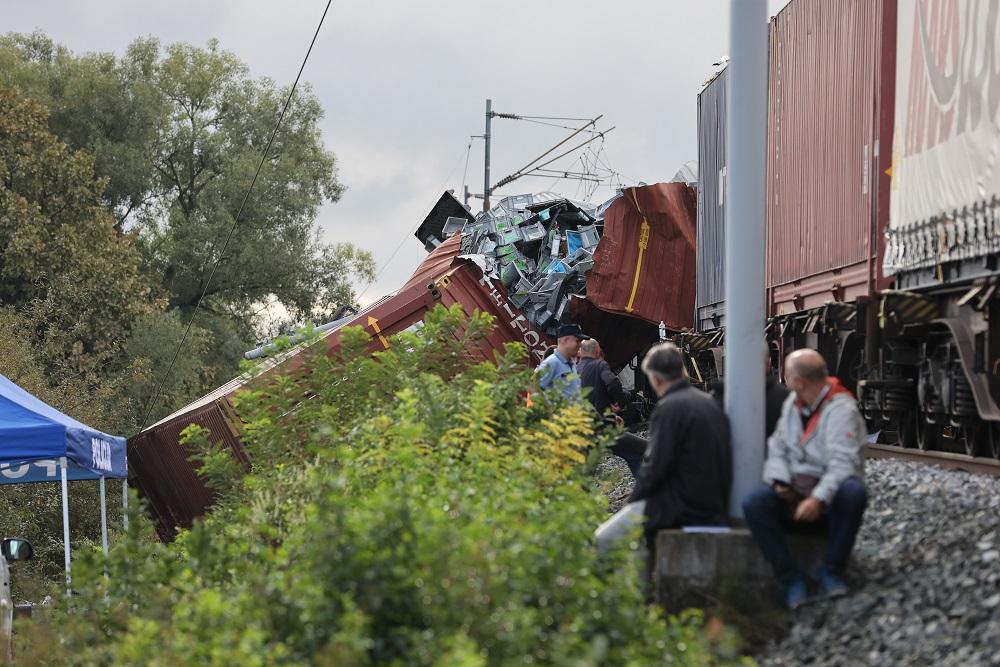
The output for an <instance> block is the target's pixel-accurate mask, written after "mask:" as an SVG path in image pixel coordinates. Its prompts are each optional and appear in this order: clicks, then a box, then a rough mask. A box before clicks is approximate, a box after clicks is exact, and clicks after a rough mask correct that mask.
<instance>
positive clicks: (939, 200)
mask: <svg viewBox="0 0 1000 667" xmlns="http://www.w3.org/2000/svg"><path fill="white" fill-rule="evenodd" d="M898 14H899V21H898V31H897V36H898V45H897V55H898V57H897V68H896V93H897V104H896V113H895V121H896V122H895V131H896V133H895V138H894V143H893V157H894V160H893V165H892V213H891V218H890V225H889V233H888V236H889V239H890V241H889V249H888V251H887V253H886V257H885V263H884V267H885V272H886V273H887V274H895V275H896V276H897V280H898V281H899V286H900V287H902V288H906V289H914V288H919V287H924V286H933V285H939V284H942V283H947V282H952V281H956V280H963V279H971V278H975V277H979V276H982V275H987V274H990V273H995V272H996V270H997V262H996V261H995V256H996V254H997V253H998V252H1000V220H998V210H997V209H998V206H1000V166H998V164H997V146H998V145H1000V122H998V110H1000V67H998V66H997V46H998V44H1000V11H998V10H997V3H996V2H971V1H970V2H960V1H959V0H941V1H940V2H927V1H920V2H918V1H917V0H900V2H899V9H898ZM991 256H992V257H993V259H992V260H990V259H989V258H990V257H991Z"/></svg>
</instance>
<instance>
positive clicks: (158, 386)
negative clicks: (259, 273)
mask: <svg viewBox="0 0 1000 667" xmlns="http://www.w3.org/2000/svg"><path fill="white" fill-rule="evenodd" d="M332 2H333V0H327V3H326V7H325V8H324V9H323V16H321V17H320V19H319V24H318V25H317V26H316V32H314V33H313V37H312V41H311V42H309V48H308V49H307V50H306V55H305V57H304V58H303V59H302V64H301V65H300V66H299V73H298V74H296V75H295V83H293V84H292V88H291V90H289V91H288V97H286V98H285V104H284V106H282V107H281V113H280V114H278V120H277V122H275V124H274V129H273V130H271V136H270V137H269V138H268V140H267V146H265V147H264V151H263V153H261V156H260V162H259V163H258V164H257V171H255V172H254V175H253V179H252V180H251V181H250V186H249V187H248V188H247V191H246V194H245V195H243V201H242V202H241V203H240V208H239V210H238V211H237V212H236V217H235V218H233V224H232V225H231V226H230V227H229V233H228V234H227V235H226V241H225V243H223V244H222V251H221V252H220V253H219V256H218V258H217V259H216V260H215V264H213V265H212V271H211V273H209V274H208V279H207V280H206V281H205V287H204V288H203V289H202V291H201V295H200V296H199V297H198V301H197V302H196V303H195V305H194V311H193V312H192V313H191V319H189V320H188V324H187V327H185V329H184V335H183V336H181V341H180V342H179V343H178V344H177V349H175V350H174V356H173V357H172V358H171V359H170V363H169V364H168V365H167V370H166V372H164V373H163V377H161V378H160V381H159V382H157V384H156V391H155V392H154V394H153V398H152V400H150V402H149V405H148V406H147V407H146V414H145V415H144V416H143V418H142V425H141V426H139V431H138V432H139V433H141V432H142V429H144V428H146V423H147V422H148V421H149V416H150V415H151V414H152V413H153V408H154V407H156V402H157V401H158V400H159V399H160V393H161V392H162V391H163V385H164V384H166V382H167V380H168V379H169V378H170V372H171V371H172V370H173V369H174V364H175V363H177V357H178V356H180V353H181V349H183V347H184V343H186V342H187V339H188V335H189V334H190V333H191V326H192V325H193V324H194V318H195V316H196V315H197V314H198V310H199V309H200V308H201V302H202V301H203V300H204V299H205V295H206V294H208V288H209V287H210V286H211V284H212V280H213V279H214V278H215V273H216V271H217V270H218V269H219V264H220V263H221V262H222V258H223V257H225V256H226V250H228V249H229V243H230V241H232V239H233V234H234V233H235V232H236V227H237V226H238V225H239V224H240V218H241V217H243V209H244V208H246V205H247V201H248V200H249V199H250V193H251V192H252V191H253V186H254V185H256V184H257V177H259V176H260V171H261V169H263V168H264V163H265V162H266V161H267V158H268V156H269V155H270V153H271V145H272V144H273V143H274V137H275V136H277V134H278V128H280V127H281V121H283V120H284V119H285V112H286V111H288V106H289V105H290V104H291V102H292V96H293V95H294V94H295V89H296V88H297V87H298V85H299V79H301V78H302V72H303V70H305V68H306V63H307V62H309V55H310V54H311V53H312V50H313V46H314V45H315V44H316V38H317V37H319V31H320V29H321V28H322V27H323V21H325V20H326V14H327V12H329V11H330V5H331V4H332Z"/></svg>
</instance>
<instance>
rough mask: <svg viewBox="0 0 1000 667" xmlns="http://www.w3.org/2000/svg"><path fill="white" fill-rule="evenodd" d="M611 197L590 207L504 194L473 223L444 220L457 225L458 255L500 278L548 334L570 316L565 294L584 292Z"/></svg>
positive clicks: (543, 196) (545, 196) (547, 196)
mask: <svg viewBox="0 0 1000 667" xmlns="http://www.w3.org/2000/svg"><path fill="white" fill-rule="evenodd" d="M614 199H617V196H616V197H615V198H613V199H611V200H610V201H608V202H606V203H604V204H602V205H601V206H595V205H593V204H587V203H582V202H577V201H573V200H571V199H565V198H560V197H558V196H557V195H554V194H552V193H540V194H533V195H532V194H527V195H517V196H512V197H504V198H503V199H501V200H500V202H499V203H498V204H497V205H496V206H494V207H493V208H492V209H490V210H489V211H487V212H484V213H481V214H479V216H478V217H477V218H476V219H475V221H473V222H467V221H465V220H462V219H459V218H449V222H450V223H451V224H452V225H454V226H453V227H452V229H456V228H461V229H462V250H461V253H462V256H463V257H466V258H468V259H471V260H472V261H474V262H476V263H477V264H478V265H479V266H480V268H482V270H483V272H484V273H486V274H487V275H489V276H491V277H493V278H496V279H499V280H500V281H501V282H502V283H503V284H504V286H505V287H506V288H507V292H508V294H509V295H510V300H511V303H513V304H514V305H515V306H517V307H518V308H520V309H521V310H522V311H523V312H524V314H525V316H526V317H527V318H528V319H529V320H530V321H531V322H532V323H533V324H534V325H535V326H536V327H537V328H538V329H540V330H543V331H545V332H547V333H549V334H553V333H554V332H555V329H556V328H557V327H558V326H559V325H560V324H563V323H567V322H568V321H569V315H570V312H569V301H570V298H571V297H572V296H574V295H577V296H585V295H586V292H587V281H586V278H585V276H586V273H587V272H588V271H590V269H591V268H593V266H594V251H595V250H596V248H597V244H598V243H599V242H600V240H601V235H602V233H603V231H604V212H605V211H606V210H607V209H608V207H609V206H610V205H611V203H612V202H613V201H614ZM452 221H454V222H452ZM459 225H462V227H459ZM449 231H451V230H450V229H449V227H448V226H447V225H446V227H445V233H446V234H447V233H448V232H449Z"/></svg>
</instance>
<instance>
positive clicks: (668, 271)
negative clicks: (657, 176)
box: [587, 183, 697, 331]
mask: <svg viewBox="0 0 1000 667" xmlns="http://www.w3.org/2000/svg"><path fill="white" fill-rule="evenodd" d="M696 206H697V195H696V193H695V190H694V188H692V187H690V186H688V185H686V184H684V183H657V184H656V185H645V186H640V187H634V188H626V189H625V192H624V194H623V196H622V197H619V198H618V200H617V201H615V202H614V203H613V204H612V205H611V207H610V208H609V209H608V210H607V212H606V213H605V214H604V235H603V236H602V237H601V242H600V243H599V244H598V246H597V250H596V251H595V252H594V268H593V270H591V271H590V272H589V273H588V274H587V301H589V302H590V303H591V304H593V305H594V306H596V307H597V308H599V309H600V310H602V311H604V312H607V313H616V314H619V315H626V316H628V317H632V318H638V319H641V320H645V321H646V322H648V323H650V324H654V325H659V323H660V322H663V323H664V324H665V325H666V326H667V329H670V330H671V331H681V330H684V329H689V328H691V325H692V321H693V319H694V296H695V295H694V292H695V285H694V283H695V275H694V268H695V243H696V239H695V207H696Z"/></svg>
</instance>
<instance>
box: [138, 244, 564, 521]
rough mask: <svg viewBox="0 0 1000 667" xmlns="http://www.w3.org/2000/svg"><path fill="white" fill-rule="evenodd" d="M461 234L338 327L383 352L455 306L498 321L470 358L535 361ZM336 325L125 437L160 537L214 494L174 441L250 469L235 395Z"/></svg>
mask: <svg viewBox="0 0 1000 667" xmlns="http://www.w3.org/2000/svg"><path fill="white" fill-rule="evenodd" d="M460 245H461V239H460V236H459V235H455V236H452V237H451V238H449V239H448V240H446V241H445V242H444V243H442V244H441V245H439V246H438V247H437V248H436V249H435V250H434V252H432V253H431V254H430V255H428V256H427V258H426V259H425V260H424V262H423V263H422V264H421V265H420V266H419V267H418V268H417V270H416V271H415V272H414V275H413V277H412V278H411V279H410V281H409V282H407V284H406V285H405V286H404V288H403V289H401V290H400V291H399V292H398V293H397V294H395V295H393V296H391V297H388V298H385V299H382V300H380V301H378V302H376V303H374V304H372V305H371V306H369V307H368V308H365V309H364V310H362V311H361V312H360V313H358V314H357V315H356V316H354V317H353V318H352V319H351V320H350V321H349V322H347V323H346V324H345V325H344V326H360V327H362V328H364V329H365V330H366V331H367V332H368V333H369V334H370V335H371V344H370V347H369V350H370V351H371V352H372V353H374V352H377V351H379V350H383V349H386V348H387V347H388V346H389V345H390V343H389V340H388V338H389V337H390V336H392V335H394V334H397V333H399V332H401V331H403V330H405V329H408V328H410V327H412V326H414V325H415V324H416V323H418V322H420V321H422V320H423V317H424V315H425V314H426V313H427V311H428V310H430V309H431V308H433V307H434V306H435V305H437V304H438V303H440V304H443V305H445V306H451V305H453V304H461V306H462V308H463V309H464V310H465V311H466V312H467V313H469V314H471V313H472V312H474V311H477V310H478V311H481V312H486V313H490V314H491V315H493V316H494V317H495V318H496V320H497V326H496V328H495V329H494V331H493V333H492V334H491V335H490V336H489V337H488V338H487V339H486V340H484V341H482V342H481V343H480V344H479V346H478V347H476V348H474V349H470V350H466V353H467V354H468V355H469V358H470V359H472V360H473V361H482V360H493V359H494V358H495V355H496V353H497V352H502V351H503V349H504V346H505V345H506V344H507V343H513V342H520V343H523V344H524V345H525V346H526V347H527V348H528V352H529V359H528V363H529V364H531V365H532V366H534V365H536V364H537V363H539V362H540V361H541V359H542V358H543V356H544V353H545V350H546V348H548V346H549V345H551V344H552V341H551V340H550V339H548V338H547V337H546V336H545V335H544V334H542V333H541V332H539V331H537V330H536V329H535V328H534V327H532V325H531V324H530V322H528V320H527V318H525V317H524V315H523V314H521V312H520V311H519V310H517V309H516V308H515V307H514V306H513V305H512V304H511V303H510V301H509V300H508V298H507V293H506V291H505V290H504V288H503V285H502V284H500V281H499V280H495V279H493V278H490V277H488V276H484V275H483V273H482V271H480V269H479V267H477V266H476V265H475V264H474V263H472V262H470V261H467V260H462V259H458V258H457V255H458V252H459V249H460ZM341 330H342V327H341V328H337V329H334V330H331V331H328V332H325V333H324V335H323V336H322V337H321V338H320V339H319V340H317V341H315V342H313V343H311V344H310V345H302V346H299V347H297V348H295V349H293V350H290V351H288V352H285V353H283V354H281V355H277V356H275V357H274V358H270V359H267V360H265V361H264V362H263V364H262V367H261V368H259V369H258V374H256V375H254V376H253V378H252V379H251V377H250V376H241V377H238V378H236V379H234V380H232V381H231V382H229V383H227V384H225V385H223V386H221V387H219V388H218V389H216V390H214V391H212V392H211V393H209V394H207V395H206V396H203V397H202V398H200V399H198V400H197V401H195V402H193V403H191V404H190V405H187V406H185V407H184V408H181V409H180V410H178V411H176V412H175V413H173V414H171V415H169V416H167V417H165V418H163V419H162V420H160V421H159V422H157V423H156V424H153V425H152V426H150V427H148V428H146V429H144V430H143V431H142V432H141V433H140V434H138V435H136V436H135V437H133V438H131V439H130V440H129V443H128V455H129V469H130V480H131V482H132V483H133V485H134V486H135V487H136V488H137V489H138V490H139V492H140V494H141V495H142V496H143V497H144V498H146V500H147V501H148V505H149V508H150V511H151V513H152V515H153V518H154V520H155V522H156V525H157V531H158V533H159V535H160V537H161V538H162V539H165V540H169V539H171V538H172V537H173V536H174V535H175V534H176V532H177V530H178V529H179V528H182V527H188V526H190V525H191V522H192V521H193V520H194V519H196V518H197V517H199V516H202V515H203V514H204V513H205V511H206V510H207V509H208V507H209V506H210V505H211V503H212V500H213V496H212V493H211V492H210V491H209V490H208V489H207V488H206V487H205V485H204V484H203V483H202V481H201V479H199V478H198V476H197V474H196V472H195V466H194V464H192V462H191V461H190V460H189V458H188V452H187V451H185V449H184V448H183V446H182V445H181V444H180V433H181V431H183V430H184V429H185V428H186V427H187V426H189V425H191V424H198V425H200V426H202V427H204V428H205V429H207V430H208V431H209V433H210V439H211V440H212V442H215V443H222V444H224V445H225V446H226V447H228V448H229V449H230V451H232V453H233V455H234V456H235V457H236V459H237V460H239V461H240V462H242V463H243V464H244V465H246V466H249V463H250V462H249V458H248V457H247V454H246V451H245V450H244V448H243V445H242V443H241V441H240V431H241V424H242V422H241V420H240V417H239V414H238V412H237V409H236V406H235V402H234V396H235V395H236V393H237V392H238V391H239V390H241V389H243V388H244V387H246V386H248V385H251V384H254V383H258V382H261V381H266V379H267V378H269V377H271V376H273V375H274V374H276V373H281V374H286V373H291V372H294V371H295V370H296V369H298V368H300V367H302V366H303V365H304V364H306V363H308V359H309V355H308V354H303V352H305V351H306V350H309V349H314V348H313V346H316V345H320V346H323V347H324V348H325V350H326V353H327V354H335V353H336V352H337V350H339V341H340V333H341Z"/></svg>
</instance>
